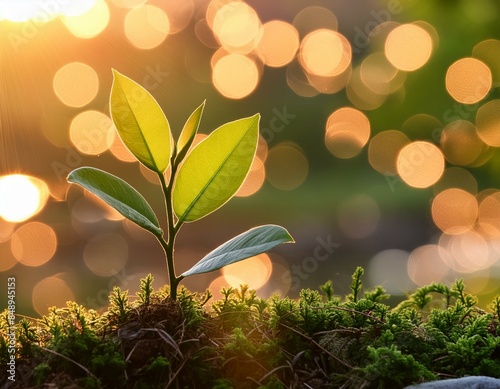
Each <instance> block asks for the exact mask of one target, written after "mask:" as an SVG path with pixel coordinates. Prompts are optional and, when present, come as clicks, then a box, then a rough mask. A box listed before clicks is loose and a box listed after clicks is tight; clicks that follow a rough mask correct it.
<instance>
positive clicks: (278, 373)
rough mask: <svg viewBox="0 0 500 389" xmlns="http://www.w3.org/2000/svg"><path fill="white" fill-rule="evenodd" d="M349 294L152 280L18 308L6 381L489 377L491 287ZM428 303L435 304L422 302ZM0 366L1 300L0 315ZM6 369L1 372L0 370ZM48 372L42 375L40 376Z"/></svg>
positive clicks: (495, 314) (221, 383)
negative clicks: (37, 311)
mask: <svg viewBox="0 0 500 389" xmlns="http://www.w3.org/2000/svg"><path fill="white" fill-rule="evenodd" d="M362 274H363V270H362V269H361V268H358V269H357V270H356V272H355V273H354V275H353V282H352V285H351V290H352V292H351V294H349V295H348V296H346V297H345V298H339V297H336V296H334V294H333V289H332V286H331V283H327V284H325V285H323V286H322V287H321V288H320V289H321V291H314V290H302V292H301V294H300V298H299V299H298V300H292V299H289V298H280V297H272V298H270V299H268V300H263V299H260V298H259V297H257V295H256V293H255V292H254V291H251V290H248V288H246V287H241V288H240V289H237V290H236V289H225V290H223V298H222V299H221V300H219V301H216V302H213V303H209V300H210V295H209V294H208V293H207V294H194V293H190V292H188V291H187V290H185V289H181V290H180V291H179V295H178V299H177V301H174V300H172V299H171V298H170V297H169V295H168V290H167V289H166V288H165V289H162V290H157V291H153V288H152V277H146V278H145V279H143V280H142V281H141V292H140V293H139V294H138V297H137V299H136V300H135V301H133V302H130V301H129V298H128V296H127V292H126V291H121V290H120V289H119V288H115V289H114V290H113V292H112V293H111V295H110V306H109V309H108V311H107V312H105V313H103V314H98V313H97V312H95V311H93V310H88V309H85V308H84V307H82V306H80V305H78V304H76V303H74V302H69V303H68V304H67V306H66V307H64V308H54V309H52V310H51V311H50V313H49V314H48V315H46V316H45V317H43V318H42V319H39V320H28V319H21V320H19V321H18V323H17V325H16V329H15V333H16V341H17V348H16V350H17V355H16V370H17V371H16V373H17V374H16V382H15V383H14V384H13V385H11V386H6V387H12V388H20V387H23V388H25V387H31V388H42V387H53V388H73V389H74V388H79V387H82V388H141V389H142V388H214V389H215V388H216V389H229V388H235V389H246V388H248V389H250V388H261V389H263V388H268V389H278V388H315V389H320V388H340V387H342V388H401V387H403V386H405V385H407V384H411V383H416V382H423V381H430V380H438V379H443V378H450V377H461V376H464V375H486V376H491V377H497V378H500V298H499V297H497V298H496V299H495V300H494V301H493V302H492V304H491V305H490V309H489V310H488V311H484V310H481V309H479V308H477V306H476V303H477V301H476V299H475V298H474V297H473V296H471V295H468V294H466V293H465V292H464V285H463V283H462V282H461V281H457V282H456V283H454V284H453V285H452V286H451V287H448V286H446V285H442V284H432V285H429V286H427V287H424V288H421V289H419V290H418V291H417V292H416V293H414V294H413V295H411V296H409V297H408V299H407V300H406V301H404V302H403V303H401V304H400V305H399V306H397V307H394V308H390V307H389V306H387V305H385V304H383V303H382V301H383V300H384V299H385V298H386V297H387V295H386V294H385V292H384V290H383V289H382V288H380V287H378V288H375V289H373V290H368V291H363V290H362V282H361V281H362V280H361V278H362ZM430 305H432V306H433V307H436V306H437V308H434V309H429V308H428V307H429V306H430ZM0 331H1V333H2V335H3V336H1V337H0V363H1V365H2V366H6V362H7V361H8V358H9V353H8V347H7V342H8V339H7V334H8V333H10V332H11V330H10V329H9V328H8V320H7V312H4V313H3V314H2V315H1V318H0ZM6 378H7V372H6V369H2V370H1V371H0V382H7V379H6ZM47 384H50V386H47Z"/></svg>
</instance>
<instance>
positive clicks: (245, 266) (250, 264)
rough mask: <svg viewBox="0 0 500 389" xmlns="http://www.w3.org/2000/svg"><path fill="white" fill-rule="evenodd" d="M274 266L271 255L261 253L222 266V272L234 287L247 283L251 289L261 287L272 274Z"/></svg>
mask: <svg viewBox="0 0 500 389" xmlns="http://www.w3.org/2000/svg"><path fill="white" fill-rule="evenodd" d="M272 271H273V266H272V263H271V260H270V259H269V255H267V254H265V253H264V254H259V255H257V256H255V257H251V258H247V259H245V260H243V261H239V262H236V263H233V264H231V265H228V266H226V267H224V268H222V274H223V275H224V278H225V279H226V281H227V283H228V284H229V285H230V286H232V287H233V288H238V287H239V286H240V285H242V284H246V285H248V286H249V287H250V289H259V288H260V287H262V286H263V285H264V284H265V283H266V282H267V281H268V280H269V277H270V276H271V273H272Z"/></svg>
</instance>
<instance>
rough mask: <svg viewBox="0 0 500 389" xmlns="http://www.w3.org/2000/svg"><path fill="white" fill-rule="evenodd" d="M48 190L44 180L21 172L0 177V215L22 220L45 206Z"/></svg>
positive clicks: (14, 220) (12, 220) (8, 218)
mask: <svg viewBox="0 0 500 389" xmlns="http://www.w3.org/2000/svg"><path fill="white" fill-rule="evenodd" d="M48 196H49V190H48V187H47V185H46V184H45V182H43V181H42V180H39V179H38V178H34V177H29V176H25V175H22V174H12V175H8V176H3V177H0V217H2V218H4V219H5V220H7V221H9V222H15V223H17V222H22V221H24V220H27V219H29V218H30V217H32V216H34V215H36V214H37V213H38V212H40V211H41V210H42V209H43V207H44V206H45V204H46V202H47V199H48Z"/></svg>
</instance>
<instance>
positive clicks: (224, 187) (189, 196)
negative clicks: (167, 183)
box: [173, 114, 260, 222]
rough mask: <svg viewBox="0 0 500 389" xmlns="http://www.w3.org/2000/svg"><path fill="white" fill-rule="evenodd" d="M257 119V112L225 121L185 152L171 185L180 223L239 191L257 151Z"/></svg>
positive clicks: (216, 205)
mask: <svg viewBox="0 0 500 389" xmlns="http://www.w3.org/2000/svg"><path fill="white" fill-rule="evenodd" d="M259 119H260V115H259V114H256V115H254V116H252V117H248V118H244V119H239V120H236V121H233V122H230V123H226V124H224V125H222V126H220V127H219V128H217V129H216V130H214V131H213V132H212V133H211V134H210V135H209V136H208V137H207V138H205V139H204V140H203V141H201V142H200V143H199V144H198V145H197V146H196V147H195V148H194V149H193V150H192V151H191V152H190V153H189V154H188V155H187V157H186V159H185V160H184V162H183V164H182V165H181V167H180V169H179V172H178V174H177V177H176V180H175V182H174V188H173V205H174V211H175V214H176V216H177V217H178V219H179V222H183V221H188V222H190V221H195V220H198V219H201V218H202V217H204V216H206V215H208V214H209V213H212V212H213V211H215V210H216V209H218V208H220V207H221V206H222V205H224V204H225V203H226V202H227V201H229V199H230V198H231V197H233V196H234V194H235V193H236V192H237V191H238V189H239V187H240V186H241V184H242V183H243V181H244V180H245V177H246V176H247V174H248V171H249V170H250V166H251V165H252V161H253V158H254V156H255V152H256V150H257V141H258V137H259Z"/></svg>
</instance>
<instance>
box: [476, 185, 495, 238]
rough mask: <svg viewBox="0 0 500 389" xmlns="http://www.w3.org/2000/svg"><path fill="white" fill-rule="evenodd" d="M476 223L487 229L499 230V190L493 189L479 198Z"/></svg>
mask: <svg viewBox="0 0 500 389" xmlns="http://www.w3.org/2000/svg"><path fill="white" fill-rule="evenodd" d="M478 223H479V224H480V225H481V226H482V227H483V228H487V230H488V231H491V230H494V229H496V230H497V231H500V191H498V190H493V191H491V192H490V193H488V194H486V195H485V196H484V198H482V199H481V200H480V203H479V210H478Z"/></svg>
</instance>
